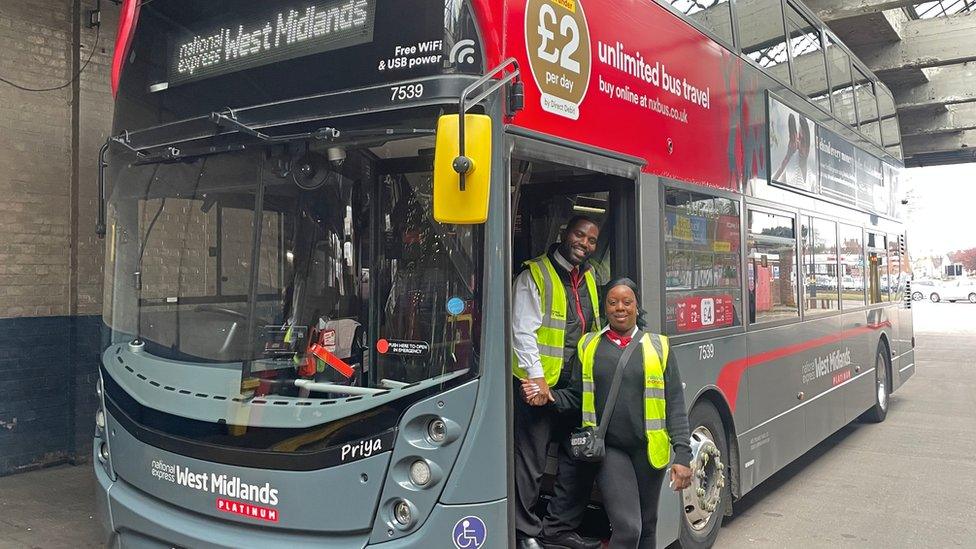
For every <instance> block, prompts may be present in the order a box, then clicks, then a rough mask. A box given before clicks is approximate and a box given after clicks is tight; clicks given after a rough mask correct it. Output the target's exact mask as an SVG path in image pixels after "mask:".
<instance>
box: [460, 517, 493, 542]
mask: <svg viewBox="0 0 976 549" xmlns="http://www.w3.org/2000/svg"><path fill="white" fill-rule="evenodd" d="M487 537H488V527H487V526H485V521H483V520H481V519H480V518H478V517H464V518H463V519H461V520H459V521H457V524H455V525H454V546H455V547H457V549H478V548H479V547H483V546H484V545H485V539H486V538H487Z"/></svg>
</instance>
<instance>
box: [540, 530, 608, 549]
mask: <svg viewBox="0 0 976 549" xmlns="http://www.w3.org/2000/svg"><path fill="white" fill-rule="evenodd" d="M542 543H544V544H545V546H546V549H600V548H601V547H603V542H602V541H600V540H598V539H592V538H584V537H583V536H581V535H579V534H577V533H576V532H562V533H559V534H556V535H553V536H543V537H542Z"/></svg>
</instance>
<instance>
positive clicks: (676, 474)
mask: <svg viewBox="0 0 976 549" xmlns="http://www.w3.org/2000/svg"><path fill="white" fill-rule="evenodd" d="M689 486H691V469H689V468H688V467H685V466H684V465H678V464H677V463H675V464H673V465H672V466H671V487H672V488H673V489H674V491H675V492H680V491H681V490H684V489H685V488H687V487H689Z"/></svg>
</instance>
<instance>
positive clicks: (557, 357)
mask: <svg viewBox="0 0 976 549" xmlns="http://www.w3.org/2000/svg"><path fill="white" fill-rule="evenodd" d="M599 237H600V228H599V226H597V224H596V222H594V221H593V220H592V219H590V218H588V217H585V216H575V217H573V218H572V219H570V220H569V221H568V222H567V223H566V228H565V229H564V230H563V232H562V233H561V235H560V241H559V243H558V244H554V245H553V246H551V247H550V248H549V251H548V252H547V253H546V254H545V255H542V256H540V257H537V258H535V259H532V260H529V261H526V262H525V266H526V269H525V270H523V271H522V272H521V273H520V274H519V275H518V276H517V277H516V278H515V289H514V292H513V294H514V297H513V303H512V305H513V318H512V331H513V338H512V345H513V347H514V351H515V356H514V358H513V364H512V368H513V374H514V375H515V378H516V379H513V382H514V384H515V394H516V395H517V396H516V398H515V410H514V414H513V416H514V424H515V425H514V427H515V428H514V435H515V492H516V502H515V534H516V538H517V543H516V546H517V547H518V548H519V549H542V547H543V545H542V543H541V542H540V541H539V539H538V538H539V537H540V536H541V534H542V521H541V520H540V519H539V517H538V516H537V515H536V514H535V513H534V512H533V507H535V505H536V503H537V501H538V499H539V488H540V484H541V481H542V475H543V473H544V471H545V466H546V454H547V448H548V445H549V442H550V441H551V440H560V439H563V438H566V435H568V433H569V430H570V429H571V428H572V427H574V426H576V425H578V424H579V422H580V416H579V413H578V411H577V414H576V417H565V416H559V415H557V413H556V412H555V411H554V410H553V409H552V407H549V406H542V405H543V404H546V403H548V402H549V400H550V398H551V395H550V389H556V388H560V387H564V386H566V385H568V384H569V381H570V378H571V377H572V372H570V371H569V368H568V365H571V364H573V363H574V360H573V358H574V357H575V356H576V352H577V351H576V344H577V343H578V342H579V339H580V338H581V337H582V336H583V334H585V333H586V332H588V331H590V330H594V329H599V328H600V321H599V311H600V306H599V297H598V295H597V288H596V279H595V278H594V276H593V268H592V267H591V266H589V265H588V264H587V259H589V258H590V256H591V255H593V252H595V251H596V244H597V240H598V239H599ZM521 379H528V380H529V381H531V382H532V383H534V386H535V387H536V388H537V389H538V390H537V391H536V392H535V393H534V395H532V396H530V397H527V396H526V394H525V393H524V392H523V391H522V383H521V381H520V380H521ZM562 446H563V445H560V453H563V452H566V451H567V450H566V449H564V448H563V447H562ZM567 457H568V454H567ZM559 466H560V471H559V474H558V475H557V478H556V492H557V493H560V492H565V491H566V490H565V489H564V488H563V487H561V486H560V484H561V483H571V482H572V481H573V478H574V477H575V475H574V474H573V471H572V470H570V469H572V468H574V467H575V463H574V462H573V460H572V459H571V458H569V459H562V456H560V460H559ZM561 488H562V489H561ZM585 505H586V502H580V513H579V514H578V519H577V522H578V521H579V520H581V519H582V509H583V508H584V507H585ZM577 526H578V524H577ZM559 538H560V546H562V547H568V548H572V549H577V548H579V549H597V548H598V547H600V543H599V542H598V541H595V540H592V541H591V540H585V539H584V538H582V537H581V536H579V535H578V534H576V533H575V532H572V531H571V532H568V533H564V534H561V535H560V536H559Z"/></svg>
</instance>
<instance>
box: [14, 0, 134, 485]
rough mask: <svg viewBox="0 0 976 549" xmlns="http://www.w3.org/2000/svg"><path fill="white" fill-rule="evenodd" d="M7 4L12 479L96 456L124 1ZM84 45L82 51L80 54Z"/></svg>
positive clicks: (22, 1)
mask: <svg viewBox="0 0 976 549" xmlns="http://www.w3.org/2000/svg"><path fill="white" fill-rule="evenodd" d="M94 5H95V0H2V1H0V76H3V77H4V78H5V79H7V80H12V81H14V82H16V83H18V84H21V85H23V86H27V87H51V86H57V85H60V84H64V83H66V82H68V81H69V80H70V79H71V77H72V76H73V75H74V74H75V72H76V71H77V68H78V67H79V66H80V64H83V63H84V62H85V60H86V59H87V58H88V56H89V55H90V54H91V53H92V51H93V48H94V55H93V57H92V59H91V62H90V63H89V65H88V67H87V68H86V69H85V71H84V73H83V74H82V76H81V78H79V79H78V80H77V81H76V82H75V83H73V84H72V85H69V86H67V87H65V88H63V89H60V90H56V91H49V92H27V91H21V90H18V89H15V88H14V87H11V86H9V85H7V84H4V83H0V395H2V397H0V475H2V474H6V473H10V472H14V471H17V470H22V469H24V468H30V467H35V466H39V465H44V464H47V463H52V462H58V461H63V460H73V459H76V458H77V457H80V458H82V459H86V458H87V456H88V455H89V452H90V445H91V430H92V414H93V411H94V404H95V401H94V399H93V397H92V393H93V386H94V380H95V379H96V371H97V363H98V362H97V361H98V354H99V348H100V346H101V329H100V327H101V320H100V317H99V316H98V315H100V312H101V301H102V283H101V279H102V261H103V259H102V258H103V246H104V244H103V242H102V241H101V240H99V239H97V238H96V237H95V235H94V224H95V216H96V212H97V189H96V173H97V164H96V161H97V155H98V149H99V147H100V146H101V144H102V143H103V142H104V141H105V139H106V137H107V136H108V133H109V132H110V130H111V119H112V101H111V93H110V87H109V73H110V66H111V58H112V47H113V45H114V40H115V26H116V23H117V18H118V8H117V7H116V6H115V5H114V4H112V3H111V2H109V1H108V0H106V1H105V2H103V3H102V8H103V9H102V15H103V17H102V20H103V23H102V27H101V29H100V31H98V43H97V46H96V43H95V40H96V31H95V30H94V29H89V28H88V27H87V25H85V24H84V22H85V21H87V10H89V9H92V8H93V7H94ZM76 52H77V55H76Z"/></svg>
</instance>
